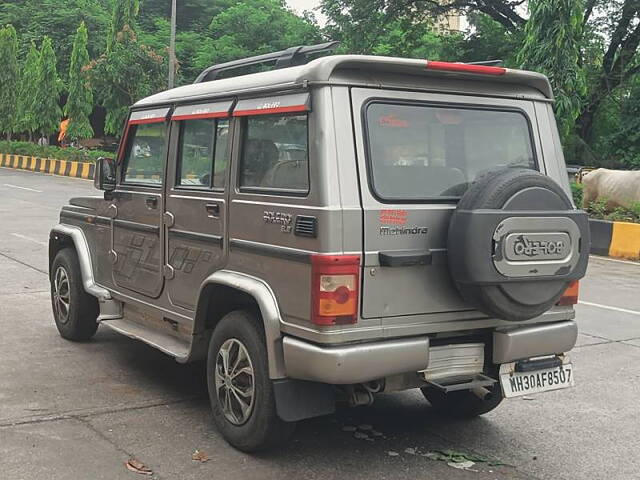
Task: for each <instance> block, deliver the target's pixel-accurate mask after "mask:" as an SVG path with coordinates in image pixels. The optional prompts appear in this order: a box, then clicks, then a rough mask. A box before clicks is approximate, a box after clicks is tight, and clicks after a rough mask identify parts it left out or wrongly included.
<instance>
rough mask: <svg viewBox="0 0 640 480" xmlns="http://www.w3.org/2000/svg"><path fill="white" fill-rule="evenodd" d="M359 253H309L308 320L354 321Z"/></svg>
mask: <svg viewBox="0 0 640 480" xmlns="http://www.w3.org/2000/svg"><path fill="white" fill-rule="evenodd" d="M359 284H360V256H359V255H313V256H312V257H311V289H312V290H311V321H312V322H313V323H315V324H316V325H341V324H347V323H356V322H357V321H358V287H359Z"/></svg>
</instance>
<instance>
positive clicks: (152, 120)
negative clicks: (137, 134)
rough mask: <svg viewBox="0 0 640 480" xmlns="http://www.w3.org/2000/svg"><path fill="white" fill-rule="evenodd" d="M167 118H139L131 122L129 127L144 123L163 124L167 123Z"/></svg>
mask: <svg viewBox="0 0 640 480" xmlns="http://www.w3.org/2000/svg"><path fill="white" fill-rule="evenodd" d="M165 118H166V117H155V118H139V119H137V120H129V125H142V124H144V123H162V122H164V121H165Z"/></svg>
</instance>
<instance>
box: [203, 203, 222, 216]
mask: <svg viewBox="0 0 640 480" xmlns="http://www.w3.org/2000/svg"><path fill="white" fill-rule="evenodd" d="M204 208H205V209H206V210H207V215H208V216H210V217H219V216H220V204H219V203H207V204H206V205H205V206H204Z"/></svg>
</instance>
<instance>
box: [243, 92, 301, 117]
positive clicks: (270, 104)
mask: <svg viewBox="0 0 640 480" xmlns="http://www.w3.org/2000/svg"><path fill="white" fill-rule="evenodd" d="M309 110H311V97H310V95H309V93H297V94H294V95H277V96H273V97H259V98H247V99H244V100H240V101H238V104H237V105H236V108H235V109H234V111H233V116H234V117H246V116H248V115H268V114H272V113H289V112H308V111H309Z"/></svg>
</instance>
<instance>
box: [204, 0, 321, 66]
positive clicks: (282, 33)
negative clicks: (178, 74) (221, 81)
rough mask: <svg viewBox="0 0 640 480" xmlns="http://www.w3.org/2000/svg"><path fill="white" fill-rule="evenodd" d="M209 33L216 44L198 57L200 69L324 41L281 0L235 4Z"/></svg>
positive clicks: (208, 44)
mask: <svg viewBox="0 0 640 480" xmlns="http://www.w3.org/2000/svg"><path fill="white" fill-rule="evenodd" d="M209 31H210V36H211V38H212V40H210V41H209V42H206V43H205V44H204V45H202V47H201V48H200V49H199V51H198V53H197V55H196V62H195V64H196V65H197V67H198V68H199V69H204V68H206V67H208V66H210V65H212V64H214V63H219V62H226V61H229V60H233V59H237V58H242V57H247V56H250V55H258V54H261V53H267V52H271V51H274V50H281V49H285V48H288V47H291V46H294V45H303V44H308V43H314V42H317V41H319V40H320V39H321V36H320V31H319V29H318V27H317V26H316V25H314V24H312V23H310V22H309V21H308V20H306V19H304V18H302V17H299V16H297V15H296V14H295V13H294V12H292V11H291V10H289V9H288V8H287V7H286V6H285V5H284V2H283V1H281V0H242V1H238V2H235V3H233V4H232V5H231V6H230V7H229V8H226V9H225V10H223V11H222V12H220V13H219V14H218V15H216V16H215V17H213V20H212V21H211V24H210V26H209Z"/></svg>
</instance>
